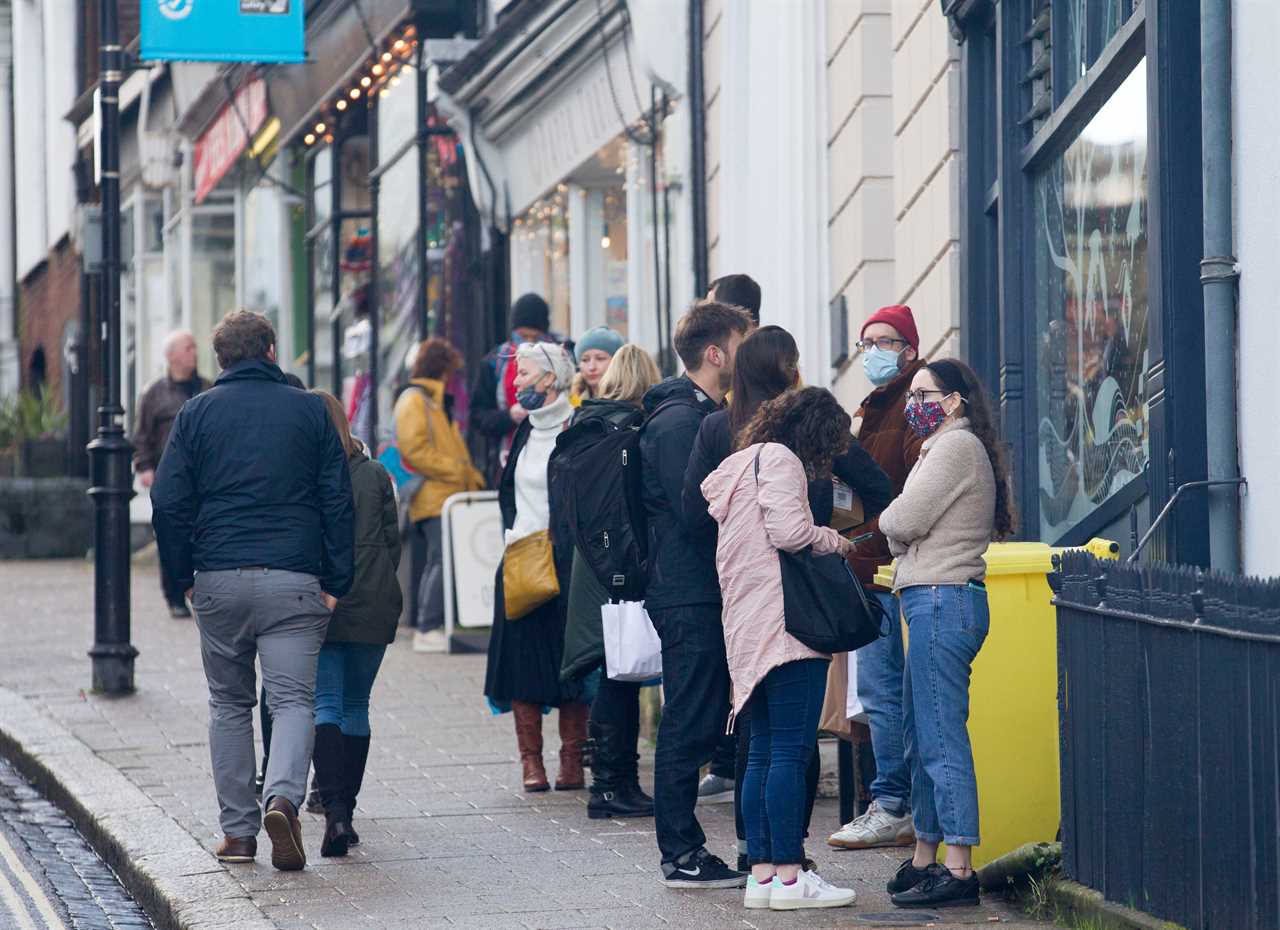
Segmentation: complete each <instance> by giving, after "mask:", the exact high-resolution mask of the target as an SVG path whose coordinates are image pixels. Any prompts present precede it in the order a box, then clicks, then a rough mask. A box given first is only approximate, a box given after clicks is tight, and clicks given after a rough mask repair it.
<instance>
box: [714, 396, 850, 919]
mask: <svg viewBox="0 0 1280 930" xmlns="http://www.w3.org/2000/svg"><path fill="white" fill-rule="evenodd" d="M849 427H850V421H849V415H848V414H847V413H845V411H844V410H843V409H842V408H841V407H840V404H839V403H838V402H837V401H836V399H835V397H833V396H832V395H831V393H830V392H829V391H825V390H823V389H821V388H805V389H803V390H799V391H792V392H788V393H787V394H784V395H782V396H781V397H779V398H777V399H775V400H772V401H770V402H769V403H767V404H765V405H763V406H762V407H761V408H760V410H759V412H758V413H757V414H756V416H755V418H754V419H753V420H752V421H751V422H750V423H749V424H748V425H747V427H746V428H745V429H744V430H743V432H742V436H741V438H740V441H739V443H738V446H739V449H740V451H738V452H736V453H734V454H733V455H731V456H729V458H727V459H725V460H724V462H723V463H722V464H721V465H720V467H719V468H717V469H716V470H715V471H714V472H712V473H711V474H710V475H709V476H708V477H707V479H706V480H705V481H704V482H703V483H702V494H703V496H704V497H705V498H706V499H707V503H708V504H709V508H708V512H709V513H710V514H711V516H712V517H714V518H715V520H716V522H717V523H718V524H719V525H720V533H719V539H718V542H717V546H716V569H717V570H718V571H719V573H720V589H721V593H722V594H723V597H724V641H725V652H726V653H727V655H728V659H729V674H730V676H731V677H732V679H733V713H732V715H731V716H730V720H731V721H732V719H733V717H734V716H736V715H737V714H738V713H739V712H740V711H741V710H742V709H743V707H744V706H745V705H746V704H747V703H748V702H750V703H751V714H750V716H751V720H750V723H749V726H750V751H749V752H748V756H747V772H746V776H745V778H744V779H743V784H742V819H743V823H744V825H745V826H746V833H747V855H748V858H749V859H750V861H751V876H750V877H749V878H748V880H747V891H746V896H745V899H744V903H745V905H746V906H747V907H749V908H766V907H767V908H772V909H774V910H794V909H798V908H807V907H842V906H844V905H847V904H851V903H852V902H853V899H854V892H853V891H851V890H849V889H842V888H833V887H832V886H831V885H828V884H827V883H826V882H825V881H823V880H822V879H821V878H820V877H819V876H818V875H817V873H816V872H806V871H804V870H803V869H802V868H801V863H802V862H803V858H804V851H803V844H804V820H805V817H804V807H805V803H804V799H805V790H804V771H805V766H806V765H807V763H808V761H809V757H810V755H811V754H812V752H813V749H814V744H815V742H816V740H817V734H818V717H819V715H820V713H821V711H822V698H823V694H824V693H825V690H826V683H827V664H828V662H829V661H830V658H831V657H830V656H827V655H823V654H822V653H820V652H815V651H814V650H812V649H810V648H809V647H808V646H805V645H804V644H803V643H801V642H800V641H799V640H797V639H796V638H795V637H793V636H792V635H791V634H789V633H788V632H787V631H786V623H785V616H784V613H785V609H784V605H783V598H782V569H781V566H780V564H779V561H778V550H780V549H781V550H785V551H787V552H799V551H800V550H802V549H805V548H811V549H812V551H813V553H814V554H815V555H825V554H828V553H833V552H839V553H841V554H843V553H844V552H846V551H847V550H848V549H849V548H850V545H851V544H850V543H849V541H848V540H846V539H845V538H844V537H842V536H841V535H840V534H839V533H837V532H836V531H835V530H833V529H831V528H829V527H825V526H815V525H814V522H813V514H812V513H811V512H810V510H809V496H808V487H809V484H808V483H809V480H810V479H814V478H822V477H830V475H831V461H832V459H833V458H835V457H836V456H837V455H840V454H841V453H842V452H844V451H845V450H846V449H847V448H848V446H849V442H850V433H849Z"/></svg>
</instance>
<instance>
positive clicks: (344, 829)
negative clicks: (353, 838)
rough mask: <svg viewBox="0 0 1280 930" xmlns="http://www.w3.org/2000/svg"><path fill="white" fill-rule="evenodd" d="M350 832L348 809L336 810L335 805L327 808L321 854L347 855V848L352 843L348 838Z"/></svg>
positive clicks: (326, 856)
mask: <svg viewBox="0 0 1280 930" xmlns="http://www.w3.org/2000/svg"><path fill="white" fill-rule="evenodd" d="M336 806H337V805H335V807H336ZM350 832H351V820H350V819H349V818H348V817H347V812H346V810H345V809H343V810H334V808H333V807H329V808H326V809H325V815H324V838H323V839H322V840H321V841H320V855H322V856H324V857H325V858H334V857H337V856H345V855H346V854H347V848H348V847H349V846H350V845H351V842H350V840H349V839H348V834H349V833H350Z"/></svg>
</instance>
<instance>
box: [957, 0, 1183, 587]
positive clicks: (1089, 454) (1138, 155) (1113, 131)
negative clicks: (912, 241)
mask: <svg viewBox="0 0 1280 930" xmlns="http://www.w3.org/2000/svg"><path fill="white" fill-rule="evenodd" d="M949 8H950V9H951V11H952V17H953V24H954V26H955V29H954V32H955V34H956V35H958V36H960V37H961V38H962V64H963V75H964V105H965V113H964V117H963V125H964V127H965V131H964V146H965V151H964V156H965V165H966V170H965V178H964V190H963V203H964V209H965V224H964V235H963V237H962V239H963V241H964V249H965V258H964V269H963V275H964V280H963V283H962V293H963V294H964V297H965V301H964V303H965V305H966V307H967V313H968V319H966V320H965V328H964V339H965V342H966V343H967V345H966V346H965V350H966V352H967V355H968V357H969V358H970V359H971V360H972V361H973V362H974V363H975V365H976V367H978V368H979V370H980V372H981V374H982V376H983V378H984V380H985V381H986V382H987V384H988V386H989V387H990V388H991V389H992V390H993V392H995V393H996V396H998V397H999V398H1000V402H1001V409H1002V413H1003V425H1004V429H1005V433H1006V436H1007V438H1008V439H1009V441H1010V443H1011V451H1012V458H1013V464H1014V471H1015V476H1016V480H1017V486H1018V491H1019V504H1020V511H1021V521H1022V533H1023V535H1024V536H1025V537H1026V538H1029V539H1038V540H1041V541H1044V542H1047V543H1051V544H1054V545H1078V544H1082V543H1084V542H1086V541H1087V540H1088V539H1090V538H1091V537H1094V536H1103V537H1106V538H1110V539H1117V540H1123V541H1125V544H1126V547H1130V546H1132V545H1133V542H1134V540H1135V537H1136V535H1137V534H1138V533H1140V532H1143V531H1145V529H1146V527H1147V526H1148V525H1149V523H1150V521H1151V519H1152V518H1153V517H1154V515H1155V513H1157V512H1158V511H1159V509H1160V508H1161V507H1163V505H1164V503H1165V502H1166V501H1167V500H1168V499H1169V498H1170V497H1171V496H1172V494H1173V493H1174V491H1175V490H1176V488H1177V487H1178V486H1180V485H1182V484H1184V483H1186V482H1191V481H1196V480H1200V479H1203V478H1204V476H1205V470H1206V462H1205V440H1204V362H1203V340H1204V338H1206V335H1207V334H1206V333H1205V332H1204V325H1203V315H1202V301H1201V289H1200V281H1199V278H1198V268H1199V261H1200V256H1201V251H1200V230H1201V229H1202V223H1201V196H1200V190H1201V182H1200V142H1199V139H1200V126H1199V107H1198V100H1199V90H1198V87H1197V86H1196V82H1195V80H1194V78H1195V76H1196V75H1198V74H1199V55H1198V40H1197V38H1196V37H1197V35H1198V33H1197V29H1198V26H1197V22H1196V16H1195V14H1194V13H1188V12H1187V11H1185V10H1183V9H1181V7H1180V5H1179V4H1175V3H1172V2H1170V0H1146V2H1141V0H1138V2H1133V0H1108V2H1092V0H1091V2H1083V0H1079V2H1067V0H1052V2H1050V0H1022V2H1019V3H1004V4H993V3H990V2H981V0H979V2H972V0H970V2H964V3H952V4H950V5H949ZM1188 100H1190V101H1193V102H1194V103H1195V105H1193V106H1190V107H1188V106H1187V105H1186V101H1188ZM993 101H995V102H996V104H997V105H996V106H994V107H993V106H992V102H993ZM1175 334H1176V336H1175ZM1205 521H1206V512H1205V507H1204V498H1203V496H1201V497H1199V498H1198V499H1197V498H1194V497H1192V498H1188V499H1187V500H1185V501H1183V502H1182V503H1180V504H1179V506H1178V509H1177V511H1176V512H1175V514H1174V516H1173V518H1172V520H1171V521H1170V522H1169V523H1168V524H1167V525H1166V526H1165V527H1164V528H1162V529H1161V530H1160V531H1159V532H1158V535H1157V536H1156V538H1155V539H1154V540H1153V549H1152V555H1154V556H1155V557H1158V558H1161V559H1166V560H1171V561H1172V560H1177V561H1181V562H1186V563H1193V564H1206V560H1207V556H1208V553H1207V549H1206V545H1205Z"/></svg>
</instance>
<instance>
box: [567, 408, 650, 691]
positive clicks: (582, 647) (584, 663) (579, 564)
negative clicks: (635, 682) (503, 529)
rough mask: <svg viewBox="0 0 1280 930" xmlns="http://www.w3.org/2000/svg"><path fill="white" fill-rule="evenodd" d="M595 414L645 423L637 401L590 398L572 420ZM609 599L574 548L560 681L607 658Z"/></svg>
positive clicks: (627, 423)
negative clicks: (605, 610) (604, 613)
mask: <svg viewBox="0 0 1280 930" xmlns="http://www.w3.org/2000/svg"><path fill="white" fill-rule="evenodd" d="M593 417H603V418H604V419H606V420H608V421H609V422H610V423H612V424H613V425H614V426H639V425H640V424H641V423H643V422H644V411H643V410H641V409H640V408H639V407H637V406H635V405H634V404H628V403H626V402H624V401H619V400H588V401H584V402H583V404H582V406H581V407H579V408H578V412H577V413H576V414H574V417H573V422H574V423H580V422H581V421H583V420H588V419H591V418H593ZM608 600H609V594H608V592H607V591H605V589H604V586H603V585H601V584H600V582H599V581H598V580H597V579H596V576H595V574H594V573H593V572H592V571H591V566H590V565H588V564H587V561H586V559H584V558H583V557H582V554H581V553H580V552H579V551H578V550H577V549H576V548H575V549H574V551H573V574H572V577H571V578H570V579H569V605H568V620H567V622H566V623H565V631H564V661H563V662H562V663H561V666H560V680H561V681H564V682H571V681H577V680H579V679H581V678H582V677H583V676H585V675H587V674H588V673H590V672H591V671H592V670H594V669H595V668H596V667H597V666H599V665H600V663H602V662H603V661H604V632H603V629H602V626H601V621H600V607H601V605H603V604H604V603H606V602H607V601H608Z"/></svg>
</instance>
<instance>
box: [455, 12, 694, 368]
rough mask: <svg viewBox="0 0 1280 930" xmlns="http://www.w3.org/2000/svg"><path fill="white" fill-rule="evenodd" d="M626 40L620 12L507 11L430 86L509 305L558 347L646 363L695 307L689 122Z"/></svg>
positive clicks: (628, 27)
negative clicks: (629, 345)
mask: <svg viewBox="0 0 1280 930" xmlns="http://www.w3.org/2000/svg"><path fill="white" fill-rule="evenodd" d="M632 33H633V27H632V23H631V20H630V16H629V14H628V11H627V7H626V4H625V3H620V2H609V3H604V4H598V3H594V2H577V3H572V4H567V5H560V6H558V7H556V8H547V7H546V6H545V5H539V4H533V3H515V4H512V5H511V8H510V10H509V12H507V13H504V16H503V17H502V18H500V19H499V21H498V23H497V26H496V27H495V28H494V30H493V31H492V32H491V33H490V34H489V35H488V36H487V37H486V38H485V40H484V41H483V42H482V43H480V45H479V46H478V47H477V48H476V49H475V50H474V51H473V52H472V53H471V54H469V55H468V56H467V57H466V58H464V59H463V60H461V61H460V62H458V63H457V64H455V65H454V66H453V67H452V68H450V69H449V70H447V71H445V72H444V73H443V74H442V75H441V78H440V86H441V90H442V94H441V98H440V106H441V109H442V110H443V111H444V112H445V113H447V114H448V116H449V118H450V120H451V122H452V123H453V124H454V125H457V126H459V127H460V132H461V134H462V137H463V143H464V145H465V146H466V147H467V149H468V154H469V155H470V156H471V158H470V161H469V166H470V168H471V175H470V182H471V183H470V187H471V191H472V192H473V193H474V194H475V195H476V207H477V209H478V210H479V211H480V212H481V214H482V215H485V216H492V217H493V221H494V224H495V225H496V226H498V227H499V228H500V229H501V230H502V231H504V232H507V233H509V235H510V244H509V251H510V282H511V283H510V290H511V293H512V294H513V295H519V294H522V293H526V292H534V293H537V294H540V295H541V296H542V297H544V298H545V299H546V301H547V303H548V304H549V305H550V307H551V323H552V329H553V331H554V332H555V334H556V335H557V336H559V337H563V338H567V339H575V338H577V337H579V336H581V335H582V333H583V332H585V331H586V330H588V329H591V328H592V327H596V326H609V327H612V328H613V329H616V330H617V331H618V332H620V333H622V334H623V335H624V336H625V337H627V339H628V340H629V341H631V342H634V343H637V344H638V345H641V346H643V347H644V348H646V349H648V350H649V351H650V352H652V353H654V354H655V357H658V356H659V355H660V353H659V348H660V347H662V346H665V345H667V344H669V342H670V335H669V334H670V327H671V316H672V313H673V311H672V307H673V306H674V307H680V306H684V305H686V304H687V303H688V301H689V300H690V299H692V297H693V293H692V291H693V277H692V273H691V266H690V263H688V262H685V261H681V260H680V258H679V256H681V255H684V254H685V253H686V252H687V251H688V245H687V243H688V242H689V241H690V224H691V211H690V210H689V208H688V200H687V194H686V191H685V188H686V186H687V185H685V184H684V183H683V179H682V167H681V166H682V165H683V164H684V163H685V158H684V153H685V147H684V145H683V143H684V141H685V139H686V137H687V135H688V132H687V125H688V123H687V115H686V113H685V112H684V109H683V108H684V106H685V104H684V101H683V100H680V99H675V100H673V99H671V98H670V96H669V92H670V91H671V90H672V89H671V88H667V87H661V86H656V85H652V84H647V83H645V81H644V76H643V75H642V74H641V73H640V71H639V70H637V68H636V67H635V65H634V63H633V59H638V58H639V57H640V56H639V54H638V51H636V50H635V49H634V48H633V46H634V44H635V37H634V36H633V34H632ZM633 52H635V54H634V55H633ZM500 335H501V336H503V337H505V335H506V333H505V332H501V333H500ZM661 355H662V357H663V359H664V361H666V362H668V363H670V361H671V359H670V358H669V353H661Z"/></svg>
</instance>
